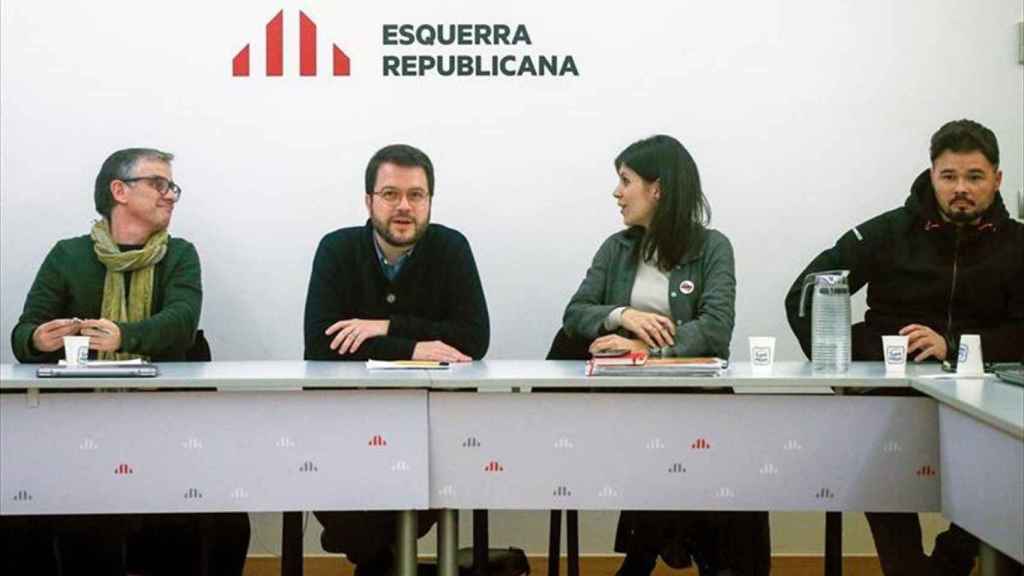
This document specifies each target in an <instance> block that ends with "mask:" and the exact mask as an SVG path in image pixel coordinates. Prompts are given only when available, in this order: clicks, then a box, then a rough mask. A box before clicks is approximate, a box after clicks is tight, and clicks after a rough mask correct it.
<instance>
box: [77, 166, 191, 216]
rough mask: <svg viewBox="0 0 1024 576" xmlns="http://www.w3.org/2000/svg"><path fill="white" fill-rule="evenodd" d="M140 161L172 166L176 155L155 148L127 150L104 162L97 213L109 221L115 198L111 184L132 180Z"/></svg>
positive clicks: (95, 197)
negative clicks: (151, 161) (126, 179)
mask: <svg viewBox="0 0 1024 576" xmlns="http://www.w3.org/2000/svg"><path fill="white" fill-rule="evenodd" d="M139 160H153V161H157V162H163V163H165V164H170V163H171V161H172V160H174V154H171V153H170V152H163V151H161V150H157V149H155V148H125V149H124V150H118V151H117V152H114V153H113V154H111V155H110V156H108V157H107V159H106V160H104V161H103V166H101V167H100V173H99V174H97V175H96V190H95V192H94V199H95V201H96V211H97V212H99V213H100V215H102V216H103V217H104V218H106V219H107V220H110V211H111V210H113V208H114V196H113V195H112V194H111V193H110V183H111V182H113V181H114V180H124V179H125V178H131V177H132V176H133V172H134V171H135V166H136V165H138V163H139Z"/></svg>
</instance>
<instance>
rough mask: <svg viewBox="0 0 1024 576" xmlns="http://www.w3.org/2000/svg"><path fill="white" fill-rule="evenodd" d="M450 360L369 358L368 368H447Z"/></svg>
mask: <svg viewBox="0 0 1024 576" xmlns="http://www.w3.org/2000/svg"><path fill="white" fill-rule="evenodd" d="M449 368H451V364H449V363H448V362H437V361H434V360H367V361H366V369H367V370H447V369H449Z"/></svg>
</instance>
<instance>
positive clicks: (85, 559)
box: [3, 148, 249, 574]
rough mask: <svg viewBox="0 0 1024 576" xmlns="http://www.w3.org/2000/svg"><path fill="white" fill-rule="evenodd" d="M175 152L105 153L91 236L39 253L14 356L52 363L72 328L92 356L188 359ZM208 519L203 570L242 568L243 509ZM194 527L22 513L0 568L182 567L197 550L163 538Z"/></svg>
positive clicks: (193, 317) (188, 266) (188, 296)
mask: <svg viewBox="0 0 1024 576" xmlns="http://www.w3.org/2000/svg"><path fill="white" fill-rule="evenodd" d="M173 159H174V156H173V155H172V154H169V153H166V152H161V151H159V150H154V149H147V148H132V149H127V150H120V151H118V152H115V153H114V154H112V155H111V156H110V157H109V158H107V160H106V161H105V162H104V163H103V166H102V167H101V168H100V172H99V175H97V177H96V186H95V193H94V194H95V202H96V211H97V212H99V213H100V215H101V216H102V218H101V219H100V220H99V221H97V222H96V223H95V224H94V225H93V227H92V230H91V233H90V234H89V235H85V236H78V237H75V238H68V239H65V240H61V241H59V242H57V244H56V245H55V246H54V247H53V248H52V249H51V250H50V253H49V254H48V255H47V256H46V260H44V261H43V265H42V266H41V267H40V269H39V272H38V273H37V274H36V278H35V282H33V284H32V288H31V289H30V290H29V293H28V297H27V298H26V300H25V309H24V311H23V312H22V314H21V318H20V319H19V320H18V324H17V325H16V326H15V327H14V331H13V332H12V333H11V347H12V348H13V349H14V355H15V356H16V357H17V358H18V360H19V361H21V362H56V361H57V360H58V359H60V358H62V357H63V355H64V354H63V347H64V344H63V338H64V337H65V336H69V335H75V334H77V335H82V336H88V337H89V348H90V349H91V353H90V356H91V357H94V358H95V357H99V358H104V359H127V358H133V357H143V358H148V359H150V360H153V361H171V360H185V357H186V352H187V351H188V350H189V348H190V347H191V346H192V344H193V341H194V339H195V332H196V326H197V324H198V323H199V313H200V309H201V307H202V299H203V289H202V282H201V279H200V268H199V256H198V254H197V253H196V249H195V247H194V246H193V245H192V244H191V243H189V242H188V241H186V240H183V239H181V238H171V237H170V236H169V235H168V234H167V227H168V225H169V224H170V222H171V215H172V214H173V212H174V208H175V206H176V205H177V202H178V201H179V200H180V199H181V188H180V187H179V186H178V185H177V184H175V183H174V180H173V177H172V174H171V161H172V160H173ZM207 520H209V521H210V522H212V523H213V524H214V525H215V526H216V527H215V528H214V530H212V531H211V532H213V536H212V542H209V544H210V549H209V554H208V556H207V559H208V560H209V570H210V572H211V573H214V574H241V573H242V566H243V564H244V562H245V556H246V553H247V551H248V544H249V522H248V517H247V516H246V515H244V514H224V515H215V516H210V517H208V518H207ZM195 526H196V522H195V521H194V519H193V517H192V516H191V515H185V514H177V515H174V514H170V515H94V516H67V517H49V518H47V519H45V520H44V519H42V518H37V517H29V518H25V519H22V520H21V521H20V522H19V523H18V524H13V523H5V524H4V526H3V533H4V534H3V539H4V541H5V549H6V550H13V551H14V555H15V556H16V557H12V556H9V555H8V554H5V555H4V556H5V560H4V561H5V567H11V568H14V569H15V572H8V571H6V570H5V572H7V573H34V574H38V573H48V572H50V571H51V570H54V569H55V568H56V565H57V561H58V558H54V556H55V555H56V556H57V557H59V565H60V566H63V567H64V570H65V571H67V570H69V569H70V570H73V572H71V573H83V574H86V573H87V574H124V573H126V571H129V570H130V571H132V572H136V571H142V572H144V573H146V574H182V573H189V572H190V571H191V570H192V568H193V567H194V566H196V565H197V564H196V562H195V560H196V558H193V557H192V556H193V555H194V554H199V553H200V549H199V547H198V546H196V547H193V548H192V549H191V550H189V549H186V550H180V549H175V550H170V549H167V550H162V551H161V546H164V545H165V543H167V542H177V543H186V542H188V541H189V540H190V539H194V538H197V537H198V536H197V534H194V533H193V532H192V531H193V530H195ZM40 535H42V536H43V537H42V538H40V537H39V536H40ZM52 535H56V537H55V538H54V537H51V536H52ZM183 539H184V540H183ZM12 542H23V543H24V546H20V545H12V544H11V543H12ZM55 542H56V543H57V544H55ZM8 545H10V547H8Z"/></svg>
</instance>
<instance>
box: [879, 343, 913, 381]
mask: <svg viewBox="0 0 1024 576" xmlns="http://www.w3.org/2000/svg"><path fill="white" fill-rule="evenodd" d="M907 340H908V337H907V336H882V358H883V359H884V360H885V373H886V374H906V372H907Z"/></svg>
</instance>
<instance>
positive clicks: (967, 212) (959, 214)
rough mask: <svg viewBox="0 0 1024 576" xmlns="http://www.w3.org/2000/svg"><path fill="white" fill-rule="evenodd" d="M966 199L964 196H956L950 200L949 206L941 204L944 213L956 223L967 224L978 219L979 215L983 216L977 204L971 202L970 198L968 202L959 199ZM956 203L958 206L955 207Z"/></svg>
mask: <svg viewBox="0 0 1024 576" xmlns="http://www.w3.org/2000/svg"><path fill="white" fill-rule="evenodd" d="M964 199H965V198H962V197H958V198H954V199H953V200H952V201H950V203H949V208H943V207H942V206H939V208H940V209H941V210H942V213H943V214H944V215H945V216H946V218H947V219H948V220H949V221H950V222H953V223H954V224H966V223H968V222H973V221H975V220H977V219H978V217H980V216H981V211H980V210H978V209H977V205H976V204H974V203H973V202H970V201H969V200H968V201H967V203H966V204H965V203H964V202H958V201H959V200H964ZM954 204H956V207H954Z"/></svg>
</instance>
